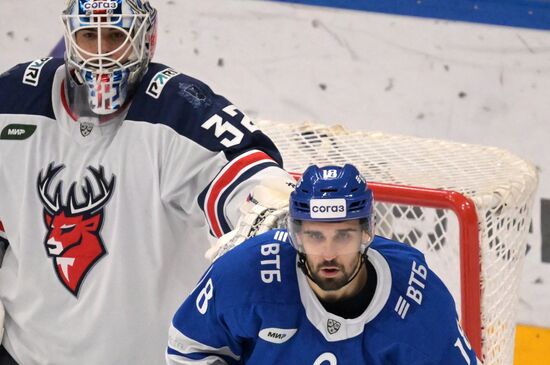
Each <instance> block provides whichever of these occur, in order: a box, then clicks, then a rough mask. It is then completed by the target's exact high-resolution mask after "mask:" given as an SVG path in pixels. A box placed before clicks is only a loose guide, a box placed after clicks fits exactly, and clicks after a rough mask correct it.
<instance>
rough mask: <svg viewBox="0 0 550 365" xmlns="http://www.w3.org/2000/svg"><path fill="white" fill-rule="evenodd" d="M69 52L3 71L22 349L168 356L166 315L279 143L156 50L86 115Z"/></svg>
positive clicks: (28, 356) (25, 353)
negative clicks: (134, 82) (106, 110)
mask: <svg viewBox="0 0 550 365" xmlns="http://www.w3.org/2000/svg"><path fill="white" fill-rule="evenodd" d="M64 77H65V71H64V67H63V61H62V60H58V59H50V58H45V59H41V60H37V61H35V62H33V63H30V64H23V65H19V66H16V67H15V68H13V69H12V70H10V71H8V72H6V73H4V74H2V75H1V76H0V243H2V244H5V245H7V247H8V248H7V250H6V252H5V255H4V259H3V262H2V266H1V268H0V300H1V301H2V303H3V304H4V306H5V308H6V313H7V315H6V322H5V333H4V339H3V345H4V347H5V348H6V349H7V350H8V352H9V353H10V354H12V355H13V357H14V358H15V360H16V361H17V362H18V363H21V364H25V365H33V364H41V365H47V364H58V365H59V364H72V365H74V364H102V365H108V364H117V365H118V364H147V365H150V364H160V363H162V362H163V361H164V351H165V344H166V341H167V335H166V328H167V326H168V325H169V323H170V319H171V317H172V314H173V313H174V311H175V310H176V309H177V307H178V304H179V303H180V302H181V300H182V298H183V296H184V295H185V293H188V292H189V291H190V289H192V286H193V284H194V283H196V281H197V279H198V278H199V276H200V273H201V272H202V271H203V269H204V267H205V266H206V265H207V262H206V260H204V259H203V254H204V252H205V250H206V249H207V248H208V246H209V242H208V239H207V237H208V232H209V231H210V232H211V233H213V234H214V235H215V236H220V235H222V234H223V233H225V232H227V231H229V230H230V229H231V227H232V225H233V224H235V222H236V220H237V218H238V216H239V213H238V209H239V206H240V205H241V203H242V202H243V201H244V200H245V197H246V195H247V193H248V192H249V191H250V190H251V188H252V186H254V185H255V184H256V183H257V182H258V181H260V180H261V179H265V178H266V177H270V178H279V177H283V178H286V176H287V175H286V173H285V172H284V170H282V169H281V167H280V166H281V163H282V162H281V159H280V155H279V153H278V152H277V150H276V148H275V146H274V145H273V144H272V143H271V141H270V140H269V139H268V138H267V137H266V136H265V135H264V134H262V133H261V132H260V131H259V130H257V128H256V127H255V126H254V124H253V123H252V122H251V121H250V120H249V119H248V118H247V117H246V116H245V115H244V114H243V113H242V112H240V111H239V110H238V109H237V108H236V107H234V106H233V105H232V104H231V103H230V102H228V101H227V100H226V99H225V98H223V97H221V96H219V95H216V94H214V93H213V92H212V91H211V90H210V88H208V86H206V85H204V84H203V83H201V82H200V81H197V80H195V79H192V78H190V77H187V76H185V75H182V74H179V73H177V72H175V71H173V70H172V69H170V68H168V67H166V66H163V65H159V64H151V66H150V68H149V71H148V73H147V74H146V75H145V77H144V80H143V81H142V83H141V86H140V88H139V89H138V90H137V92H136V94H135V96H134V98H133V102H132V103H131V105H129V106H128V107H127V108H126V109H124V111H123V112H122V113H120V114H119V115H115V116H113V118H112V120H106V121H105V123H103V124H100V125H99V126H98V125H94V124H91V123H87V122H86V119H85V118H80V119H78V121H76V120H75V119H76V118H75V116H73V115H72V113H71V111H70V110H69V109H68V107H67V102H66V97H65V93H64V86H63V79H64Z"/></svg>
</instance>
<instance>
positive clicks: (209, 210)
mask: <svg viewBox="0 0 550 365" xmlns="http://www.w3.org/2000/svg"><path fill="white" fill-rule="evenodd" d="M265 162H272V163H273V162H275V161H274V160H273V159H272V158H271V157H269V155H267V154H266V153H265V152H262V151H258V150H251V151H248V152H246V153H243V154H242V155H241V156H239V157H237V158H236V159H234V160H233V161H231V162H230V163H228V164H227V165H226V166H225V167H224V168H223V169H222V171H221V172H220V173H219V174H218V176H216V178H215V179H214V181H212V184H211V185H210V188H209V189H208V192H207V193H206V197H205V211H206V217H207V219H208V224H209V225H210V228H211V229H212V232H213V233H214V234H215V235H216V237H221V236H222V235H223V234H224V232H223V230H222V228H221V224H220V218H221V217H220V216H219V213H218V212H219V210H218V205H219V203H220V202H219V199H220V197H221V196H222V195H223V193H224V191H225V190H226V189H227V188H228V187H229V186H231V184H232V183H233V182H234V181H235V180H237V179H238V178H239V176H241V175H242V174H243V173H245V172H246V171H248V170H250V169H251V168H253V167H254V166H257V165H259V164H262V163H265Z"/></svg>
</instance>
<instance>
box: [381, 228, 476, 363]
mask: <svg viewBox="0 0 550 365" xmlns="http://www.w3.org/2000/svg"><path fill="white" fill-rule="evenodd" d="M372 247H373V248H374V249H375V250H377V251H378V252H380V253H381V254H382V255H383V256H384V258H385V259H386V260H387V261H388V264H389V266H390V268H391V275H392V279H391V280H392V283H391V286H392V294H391V295H390V297H389V299H388V304H387V305H386V307H385V310H384V312H383V313H382V314H381V315H380V316H379V317H378V318H377V320H375V321H373V325H374V327H375V328H376V329H377V330H380V331H381V332H382V333H384V338H383V340H381V342H380V345H383V347H381V348H380V351H381V352H386V353H387V354H388V357H389V358H388V359H389V361H390V362H391V363H395V364H418V365H420V364H423V365H443V364H445V365H447V364H448V365H466V364H469V365H472V364H476V363H477V359H476V354H475V352H474V351H473V349H472V346H471V345H470V343H469V341H468V339H467V337H466V336H465V334H464V332H463V330H462V328H461V327H460V324H459V320H458V316H457V308H456V304H455V301H454V299H453V297H452V295H451V293H450V292H449V290H448V289H447V287H446V285H445V284H444V283H443V281H442V280H441V279H440V278H439V277H438V276H437V274H436V273H435V272H434V271H433V270H431V269H430V267H429V265H428V263H427V262H426V260H425V258H424V255H423V254H422V253H421V252H420V251H418V250H417V249H415V248H413V247H410V246H407V245H404V244H402V243H398V242H395V241H391V240H387V239H384V238H380V237H377V238H376V239H375V241H374V242H373V244H372Z"/></svg>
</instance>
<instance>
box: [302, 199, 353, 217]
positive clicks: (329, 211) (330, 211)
mask: <svg viewBox="0 0 550 365" xmlns="http://www.w3.org/2000/svg"><path fill="white" fill-rule="evenodd" d="M346 213H347V210H346V200H345V199H311V201H310V215H311V218H321V219H323V218H345V217H346V215H347V214H346Z"/></svg>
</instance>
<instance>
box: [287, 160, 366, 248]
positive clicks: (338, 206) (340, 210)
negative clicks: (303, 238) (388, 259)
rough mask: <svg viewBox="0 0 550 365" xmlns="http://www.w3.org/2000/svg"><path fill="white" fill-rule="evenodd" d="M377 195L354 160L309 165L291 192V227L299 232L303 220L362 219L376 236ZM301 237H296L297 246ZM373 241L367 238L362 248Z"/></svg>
mask: <svg viewBox="0 0 550 365" xmlns="http://www.w3.org/2000/svg"><path fill="white" fill-rule="evenodd" d="M373 204H374V201H373V196H372V190H370V189H369V188H368V186H367V183H366V181H365V178H364V177H363V176H362V175H361V173H360V172H359V171H358V170H357V168H356V167H355V166H353V165H351V164H345V165H344V166H343V167H340V166H324V167H318V166H316V165H311V166H309V167H308V168H307V169H306V171H305V172H304V174H303V175H302V178H301V179H300V181H299V182H298V184H297V185H296V189H295V190H294V191H293V192H292V193H291V194H290V204H289V224H288V227H289V231H290V234H291V236H294V235H295V233H296V232H295V230H296V229H297V227H296V223H299V222H300V221H319V222H338V221H347V220H353V219H359V220H360V222H361V225H362V227H363V230H366V231H367V232H368V233H369V236H370V237H371V239H372V237H373V231H374V219H373ZM296 241H297V240H296V239H294V240H293V245H294V246H295V248H296V249H297V250H298V251H300V252H301V247H297V242H296ZM369 243H370V241H369V242H363V247H362V251H364V250H366V246H368V244H369Z"/></svg>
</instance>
